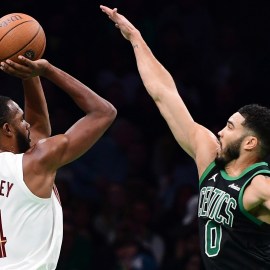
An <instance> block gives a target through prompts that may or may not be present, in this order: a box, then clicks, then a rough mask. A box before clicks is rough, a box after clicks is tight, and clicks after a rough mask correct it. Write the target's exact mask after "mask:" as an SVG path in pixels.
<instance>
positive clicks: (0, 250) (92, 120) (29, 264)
mask: <svg viewBox="0 0 270 270" xmlns="http://www.w3.org/2000/svg"><path fill="white" fill-rule="evenodd" d="M20 58H21V61H23V63H24V65H20V64H17V63H15V62H12V61H10V60H7V61H6V62H1V64H0V68H1V69H2V70H3V71H4V72H5V73H7V74H10V75H13V76H16V77H19V78H21V79H22V82H23V88H24V95H25V112H23V111H22V109H21V108H20V107H19V106H18V104H17V103H16V102H14V101H13V100H11V99H9V98H7V97H3V96H0V269H1V270H11V269H12V270H45V269H46V270H51V269H56V266H57V262H58V258H59V254H60V248H61V243H62V232H63V221H62V208H61V203H60V200H59V195H58V193H57V190H56V188H55V183H54V180H55V175H56V171H57V169H58V168H60V167H61V166H63V165H65V164H68V163H69V162H71V161H73V160H75V159H77V158H79V157H80V156H81V155H82V154H84V153H85V152H86V151H87V150H88V149H89V148H91V146H92V145H93V144H94V143H95V142H96V141H97V140H98V139H99V138H100V137H101V136H102V135H103V133H104V132H105V131H106V130H107V129H108V127H109V126H110V125H111V123H112V122H113V120H114V119H115V117H116V110H115V108H114V107H113V106H112V104H110V103H109V102H108V101H106V100H104V99H103V98H101V97H100V96H98V95H97V94H96V93H94V92H93V91H92V90H91V89H89V88H88V87H87V86H85V85H84V84H82V83H81V82H80V81H78V80H76V79H75V78H73V77H72V76H70V75H69V74H67V73H65V72H64V71H62V70H60V69H58V68H57V67H55V66H53V65H52V64H50V63H49V62H48V61H47V60H45V59H40V60H37V61H30V60H28V59H26V58H24V57H22V56H20ZM40 76H42V77H44V78H45V79H47V80H49V81H51V82H52V83H54V84H55V85H56V86H57V87H59V89H62V90H63V91H64V92H65V93H66V94H68V95H69V96H70V97H71V98H72V99H73V101H74V102H75V103H76V104H77V106H78V107H79V108H80V109H81V110H82V111H83V112H84V113H85V115H84V117H82V118H81V119H79V120H78V121H77V122H76V123H74V125H73V126H72V127H71V128H70V129H69V130H68V131H66V133H65V134H59V135H56V136H52V137H50V133H51V127H50V122H49V114H48V110H47V104H46V100H45V96H44V93H43V89H42V85H41V81H40V78H39V77H40Z"/></svg>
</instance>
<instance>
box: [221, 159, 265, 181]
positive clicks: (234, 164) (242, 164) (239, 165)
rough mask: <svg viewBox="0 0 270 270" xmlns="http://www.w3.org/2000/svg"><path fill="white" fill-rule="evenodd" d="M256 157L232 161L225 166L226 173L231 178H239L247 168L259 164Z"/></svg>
mask: <svg viewBox="0 0 270 270" xmlns="http://www.w3.org/2000/svg"><path fill="white" fill-rule="evenodd" d="M260 161H261V160H259V159H258V157H249V158H245V157H239V158H238V159H235V160H232V161H231V162H229V163H228V164H227V165H226V166H225V171H226V173H227V174H228V175H229V176H231V177H237V176H239V175H240V174H241V173H242V172H243V171H244V170H245V169H246V168H248V167H249V166H251V165H253V164H255V163H257V162H260Z"/></svg>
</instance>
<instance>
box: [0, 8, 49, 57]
mask: <svg viewBox="0 0 270 270" xmlns="http://www.w3.org/2000/svg"><path fill="white" fill-rule="evenodd" d="M45 47H46V36H45V33H44V30H43V28H42V27H41V25H40V24H39V22H38V21H37V20H35V19H34V18H33V17H31V16H29V15H27V14H23V13H11V14H7V15H5V16H3V17H2V18H0V61H4V60H6V59H11V60H13V61H15V62H19V59H18V56H19V55H23V56H25V57H27V58H29V59H30V60H37V59H39V58H41V57H42V55H43V53H44V51H45Z"/></svg>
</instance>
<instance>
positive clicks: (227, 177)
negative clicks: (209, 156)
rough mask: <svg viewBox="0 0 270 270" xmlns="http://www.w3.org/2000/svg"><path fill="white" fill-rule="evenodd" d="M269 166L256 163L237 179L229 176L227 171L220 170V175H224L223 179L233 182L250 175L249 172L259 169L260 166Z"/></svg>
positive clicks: (264, 163) (263, 163)
mask: <svg viewBox="0 0 270 270" xmlns="http://www.w3.org/2000/svg"><path fill="white" fill-rule="evenodd" d="M263 165H264V166H265V165H266V166H267V165H268V164H267V163H266V162H258V163H255V164H253V165H251V166H249V167H248V168H246V169H245V170H244V171H243V172H242V173H241V174H240V175H238V176H236V177H233V176H229V175H228V174H227V173H226V171H225V170H220V173H221V175H222V177H223V178H224V179H225V180H229V181H233V180H237V179H239V178H241V177H243V176H244V175H245V174H246V173H248V172H249V171H251V170H253V169H254V168H257V167H259V166H263Z"/></svg>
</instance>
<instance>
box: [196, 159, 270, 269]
mask: <svg viewBox="0 0 270 270" xmlns="http://www.w3.org/2000/svg"><path fill="white" fill-rule="evenodd" d="M258 174H263V175H269V176H270V169H269V167H268V164H267V163H265V162H260V163H256V164H253V165H252V166H250V167H248V168H247V169H246V170H244V171H243V173H242V174H241V175H239V176H238V177H230V176H228V175H227V174H226V172H225V171H224V170H220V169H219V168H218V167H217V166H216V164H215V162H213V163H211V164H210V165H209V166H208V168H207V169H206V170H205V172H204V173H203V175H202V177H201V178H200V196H199V202H198V217H199V233H200V244H201V253H202V258H203V262H204V265H205V268H206V269H207V270H209V269H211V270H218V269H220V270H242V269H243V270H255V269H256V270H269V269H270V225H269V224H267V223H264V222H262V221H260V220H258V219H257V218H255V217H254V216H253V215H251V214H250V213H249V212H247V211H245V209H244V207H243V194H244V191H245V189H246V187H247V186H248V185H249V184H250V183H251V180H252V179H253V178H254V176H256V175H258ZM269 181H270V179H269Z"/></svg>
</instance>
